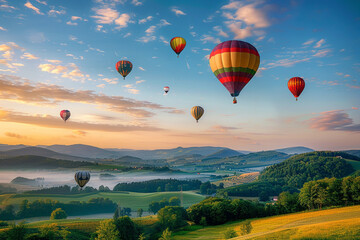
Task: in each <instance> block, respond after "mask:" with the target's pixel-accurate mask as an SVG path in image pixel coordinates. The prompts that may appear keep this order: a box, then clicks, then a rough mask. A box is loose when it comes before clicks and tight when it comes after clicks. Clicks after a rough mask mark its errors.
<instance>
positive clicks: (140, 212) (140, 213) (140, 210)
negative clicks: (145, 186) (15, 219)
mask: <svg viewBox="0 0 360 240" xmlns="http://www.w3.org/2000/svg"><path fill="white" fill-rule="evenodd" d="M143 213H144V210H143V209H142V208H139V209H138V210H137V214H138V217H142V215H143Z"/></svg>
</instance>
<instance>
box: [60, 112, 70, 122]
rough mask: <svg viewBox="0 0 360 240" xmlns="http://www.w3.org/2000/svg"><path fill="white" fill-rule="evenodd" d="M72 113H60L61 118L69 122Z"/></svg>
mask: <svg viewBox="0 0 360 240" xmlns="http://www.w3.org/2000/svg"><path fill="white" fill-rule="evenodd" d="M70 115H71V114H70V111H69V110H62V111H61V112H60V117H61V118H62V119H63V120H64V122H66V120H68V119H69V117H70Z"/></svg>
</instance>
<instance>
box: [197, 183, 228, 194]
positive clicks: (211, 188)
mask: <svg viewBox="0 0 360 240" xmlns="http://www.w3.org/2000/svg"><path fill="white" fill-rule="evenodd" d="M223 188H224V183H220V184H219V186H216V185H215V184H212V183H210V182H204V183H202V184H201V185H200V193H201V194H207V195H211V194H214V193H216V191H217V190H218V189H223Z"/></svg>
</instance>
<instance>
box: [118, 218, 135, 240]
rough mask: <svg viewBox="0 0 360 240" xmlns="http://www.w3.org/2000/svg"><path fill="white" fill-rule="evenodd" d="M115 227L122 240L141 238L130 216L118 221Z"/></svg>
mask: <svg viewBox="0 0 360 240" xmlns="http://www.w3.org/2000/svg"><path fill="white" fill-rule="evenodd" d="M115 225H116V229H117V230H118V232H119V239H120V240H137V238H138V237H139V230H138V227H137V226H136V225H135V223H134V222H133V221H132V220H131V218H129V217H128V216H124V217H119V218H118V219H116V220H115Z"/></svg>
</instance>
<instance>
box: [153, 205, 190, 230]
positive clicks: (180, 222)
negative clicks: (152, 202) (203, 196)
mask: <svg viewBox="0 0 360 240" xmlns="http://www.w3.org/2000/svg"><path fill="white" fill-rule="evenodd" d="M157 217H158V219H159V223H160V224H161V226H162V228H163V229H166V228H168V229H170V230H173V229H176V228H178V227H181V226H184V225H186V221H185V220H186V218H187V214H186V210H185V209H184V208H183V207H179V206H167V207H164V208H162V209H160V211H159V212H158V215H157Z"/></svg>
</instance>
